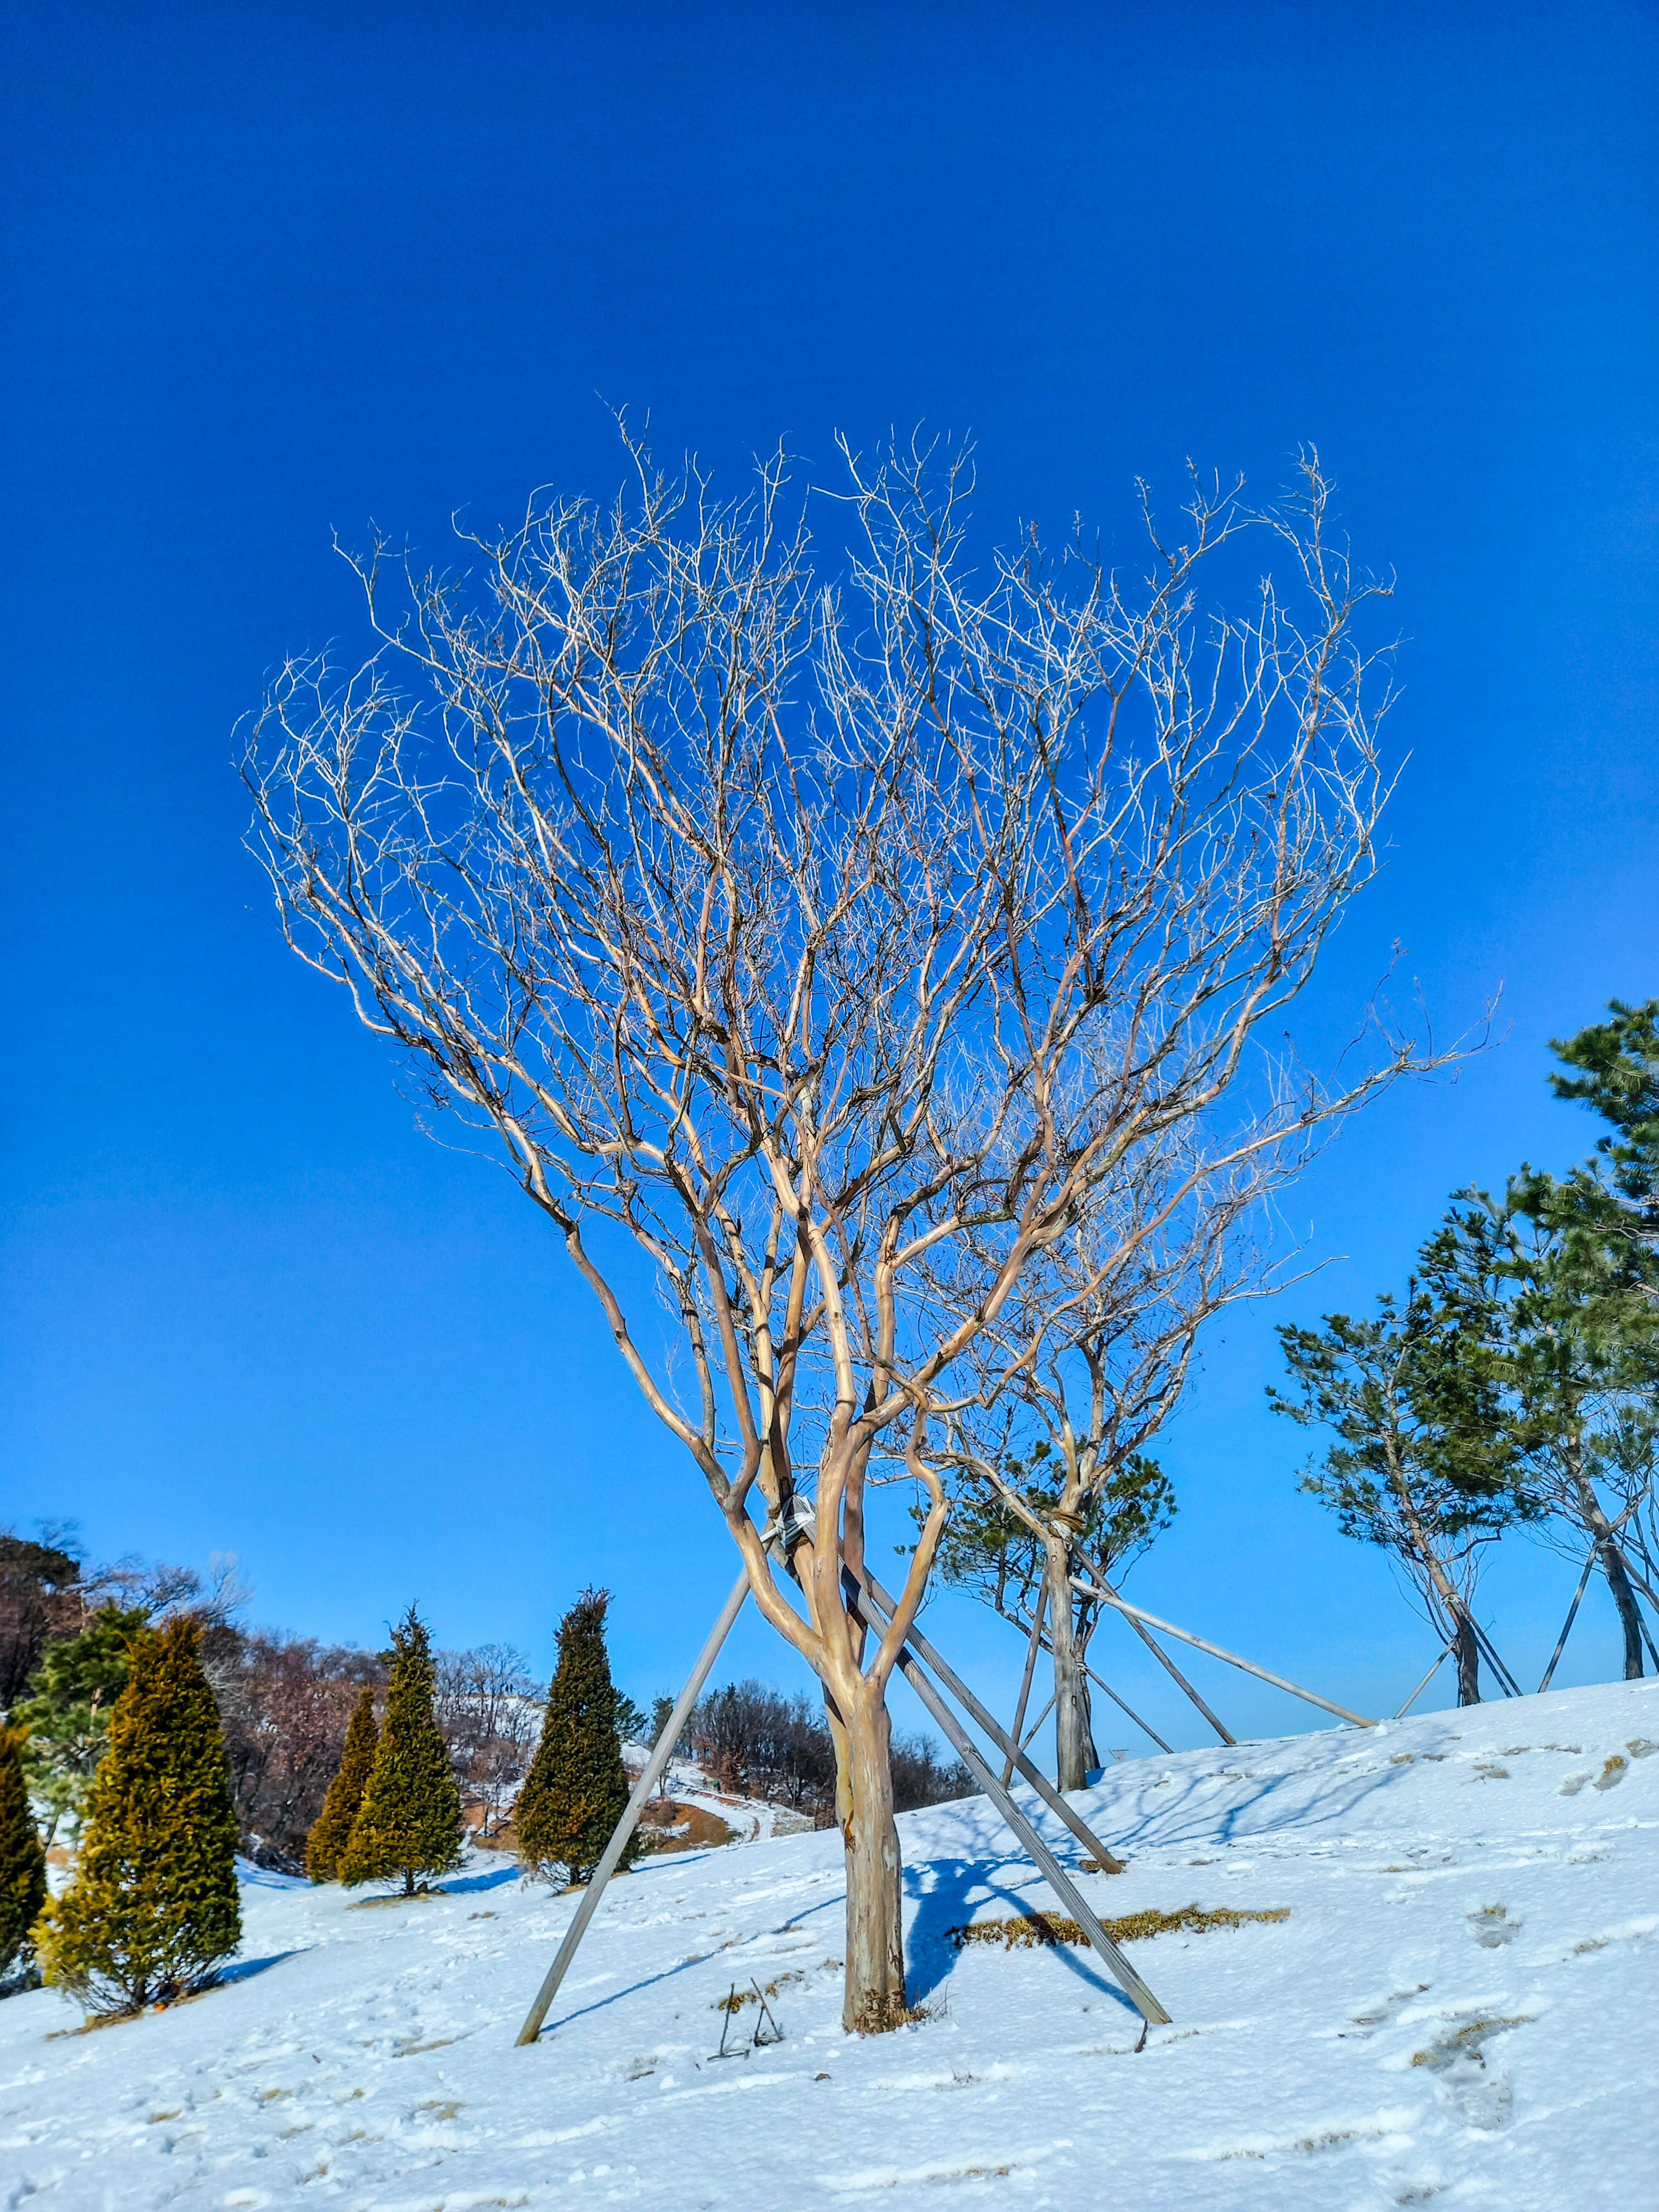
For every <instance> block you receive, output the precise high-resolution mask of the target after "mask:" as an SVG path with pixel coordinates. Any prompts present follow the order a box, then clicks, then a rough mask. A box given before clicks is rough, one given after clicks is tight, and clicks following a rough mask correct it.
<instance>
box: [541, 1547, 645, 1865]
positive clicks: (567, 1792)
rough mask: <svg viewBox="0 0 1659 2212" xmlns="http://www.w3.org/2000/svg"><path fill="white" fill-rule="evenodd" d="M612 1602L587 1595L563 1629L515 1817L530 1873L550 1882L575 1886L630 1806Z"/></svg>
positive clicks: (631, 1844)
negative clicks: (611, 1649)
mask: <svg viewBox="0 0 1659 2212" xmlns="http://www.w3.org/2000/svg"><path fill="white" fill-rule="evenodd" d="M610 1602H611V1593H610V1592H609V1591H608V1590H591V1589H590V1590H584V1591H583V1592H582V1595H580V1597H579V1598H578V1599H577V1601H576V1602H575V1604H574V1606H572V1607H571V1608H570V1610H569V1612H568V1613H566V1615H565V1617H564V1619H563V1620H562V1622H561V1623H560V1626H559V1663H558V1668H557V1670H556V1673H555V1674H554V1676H553V1684H552V1687H551V1688H550V1691H549V1692H548V1697H547V1712H546V1716H545V1717H544V1720H543V1722H542V1739H541V1741H540V1743H539V1744H538V1746H537V1748H536V1756H535V1758H534V1759H532V1761H531V1765H530V1771H529V1773H528V1774H526V1777H525V1782H524V1788H523V1789H522V1790H520V1792H519V1802H518V1805H517V1807H516V1808H514V1812H513V1827H514V1830H515V1832H516V1833H517V1836H518V1839H519V1853H520V1857H521V1858H522V1859H523V1861H524V1863H525V1865H526V1867H527V1868H528V1869H530V1870H531V1871H532V1873H536V1874H544V1875H545V1874H550V1873H551V1872H552V1871H553V1869H555V1868H556V1867H562V1868H563V1869H564V1872H565V1875H566V1876H567V1878H568V1880H569V1881H572V1882H573V1883H574V1882H578V1881H581V1880H582V1879H583V1877H584V1875H586V1874H587V1873H589V1872H590V1871H591V1870H592V1868H593V1867H594V1866H595V1865H597V1863H599V1857H600V1856H601V1854H602V1853H603V1851H604V1850H605V1845H606V1844H608V1843H609V1842H610V1840H611V1832H612V1831H613V1830H614V1829H615V1827H616V1825H617V1821H618V1820H621V1818H622V1816H623V1812H624V1811H625V1810H626V1808H627V1805H628V1798H629V1785H628V1771H627V1769H626V1768H625V1767H624V1766H623V1759H622V1744H621V1742H620V1741H619V1739H618V1737H617V1693H616V1691H615V1689H614V1688H613V1686H612V1685H611V1660H610V1656H609V1654H608V1653H607V1652H606V1650H605V1608H606V1607H607V1606H608V1605H609V1604H610ZM637 1850H638V1842H637V1838H636V1837H634V1836H630V1837H629V1839H628V1846H627V1849H626V1850H624V1851H623V1857H622V1861H621V1863H622V1864H623V1866H626V1865H628V1864H629V1862H630V1861H631V1860H632V1859H633V1858H634V1857H635V1856H636V1854H637Z"/></svg>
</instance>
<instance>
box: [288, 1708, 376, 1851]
mask: <svg viewBox="0 0 1659 2212" xmlns="http://www.w3.org/2000/svg"><path fill="white" fill-rule="evenodd" d="M379 1743H380V1729H379V1727H378V1726H377V1725H376V1723H375V1719H374V1691H373V1690H372V1689H369V1688H368V1687H367V1686H365V1687H364V1689H363V1690H362V1692H361V1693H360V1695H359V1697H358V1699H357V1703H356V1707H355V1708H354V1709H353V1711H352V1715H351V1725H350V1727H349V1728H348V1729H347V1730H346V1740H345V1749H344V1751H343V1753H341V1756H340V1764H339V1765H338V1767H337V1769H336V1770H335V1775H334V1779H333V1781H332V1782H331V1783H330V1784H329V1785H328V1795H327V1796H326V1797H325V1798H324V1800H323V1809H322V1811H321V1812H320V1813H319V1814H318V1816H317V1822H316V1825H315V1826H314V1827H313V1829H312V1831H311V1832H310V1834H309V1835H308V1836H307V1838H306V1872H307V1874H308V1875H310V1877H311V1879H312V1880H313V1881H333V1880H334V1878H335V1876H336V1875H337V1874H338V1872H339V1870H340V1855H341V1853H342V1852H343V1850H345V1847H346V1845H347V1844H348V1843H349V1841H350V1839H351V1831H352V1829H353V1828H354V1827H355V1826H356V1820H357V1815H358V1814H359V1812H360V1811H361V1810H362V1802H363V1792H364V1790H366V1789H367V1788H368V1778H369V1775H370V1773H371V1772H372V1771H373V1770H374V1753H375V1749H376V1747H377V1746H378V1745H379Z"/></svg>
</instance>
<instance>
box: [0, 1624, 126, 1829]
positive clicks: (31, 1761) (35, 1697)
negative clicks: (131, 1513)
mask: <svg viewBox="0 0 1659 2212" xmlns="http://www.w3.org/2000/svg"><path fill="white" fill-rule="evenodd" d="M148 1626H149V1613H146V1612H145V1611H144V1609H143V1607H142V1606H119V1605H104V1606H100V1607H99V1608H98V1610H97V1612H96V1613H94V1614H93V1616H92V1618H91V1620H89V1621H88V1623H87V1625H86V1626H85V1627H84V1628H83V1629H82V1631H81V1632H80V1634H79V1635H78V1636H64V1637H56V1638H53V1639H52V1642H50V1643H49V1644H47V1645H46V1650H44V1651H43V1652H42V1653H41V1655H40V1665H39V1666H38V1667H37V1668H35V1670H34V1672H33V1674H31V1675H30V1677H29V1680H28V1694H27V1696H26V1697H23V1698H21V1699H19V1700H18V1702H17V1704H16V1705H14V1706H13V1708H12V1711H11V1716H10V1717H11V1719H12V1720H13V1722H14V1723H17V1724H18V1725H20V1726H21V1728H23V1729H25V1730H26V1731H27V1736H28V1741H27V1744H26V1745H25V1746H24V1748H23V1773H24V1776H25V1778H26V1779H27V1783H28V1786H29V1794H30V1796H32V1797H33V1798H34V1799H35V1800H36V1802H38V1803H40V1804H43V1805H44V1806H45V1807H46V1841H47V1843H48V1844H50V1843H51V1842H52V1839H53V1838H54V1837H55V1836H56V1834H57V1832H58V1826H59V1825H60V1823H62V1822H64V1821H67V1822H68V1823H69V1826H70V1829H71V1830H73V1829H74V1828H75V1827H76V1826H78V1825H79V1823H80V1821H81V1820H82V1817H83V1816H84V1814H85V1812H86V1808H87V1798H88V1792H89V1791H90V1790H91V1788H92V1778H93V1776H94V1774H95V1773H96V1772H97V1771H98V1762H99V1760H100V1759H101V1758H102V1757H103V1755H104V1744H105V1741H106V1737H107V1736H108V1734H109V1724H110V1715H111V1714H112V1712H113V1711H114V1710H115V1701H116V1699H117V1698H118V1697H119V1696H120V1694H121V1690H122V1687H123V1686H124V1684H125V1681H126V1679H127V1653H128V1647H129V1646H130V1645H131V1642H132V1639H133V1638H134V1637H135V1636H137V1634H138V1633H139V1632H141V1631H142V1630H143V1629H144V1628H146V1627H148Z"/></svg>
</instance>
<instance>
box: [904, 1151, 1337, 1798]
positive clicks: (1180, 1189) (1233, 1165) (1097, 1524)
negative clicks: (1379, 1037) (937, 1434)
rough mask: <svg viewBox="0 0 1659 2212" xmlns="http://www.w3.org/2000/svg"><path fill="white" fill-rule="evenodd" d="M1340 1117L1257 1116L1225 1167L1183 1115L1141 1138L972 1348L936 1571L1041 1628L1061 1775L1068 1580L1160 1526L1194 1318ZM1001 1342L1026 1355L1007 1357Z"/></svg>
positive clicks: (1261, 1254) (1069, 1732)
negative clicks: (1166, 1461)
mask: <svg viewBox="0 0 1659 2212" xmlns="http://www.w3.org/2000/svg"><path fill="white" fill-rule="evenodd" d="M1339 1118H1340V1115H1337V1114H1335V1113H1333V1114H1332V1115H1329V1116H1327V1117H1323V1118H1315V1119H1313V1120H1311V1121H1310V1120H1309V1119H1307V1118H1304V1117H1300V1116H1292V1117H1285V1116H1283V1115H1280V1116H1277V1117H1276V1116H1273V1115H1264V1116H1263V1117H1262V1119H1261V1122H1260V1124H1259V1126H1258V1127H1257V1128H1256V1131H1255V1135H1256V1138H1257V1139H1258V1141H1257V1142H1256V1143H1255V1145H1253V1146H1250V1147H1249V1148H1248V1149H1241V1148H1237V1147H1229V1148H1228V1150H1229V1152H1230V1153H1231V1157H1230V1158H1229V1159H1228V1160H1227V1161H1226V1162H1225V1164H1216V1163H1213V1162H1211V1161H1209V1160H1206V1158H1203V1157H1201V1156H1200V1155H1199V1154H1197V1153H1195V1152H1194V1142H1195V1139H1196V1136H1197V1133H1196V1132H1195V1131H1194V1129H1193V1128H1192V1127H1190V1126H1188V1125H1182V1127H1179V1128H1176V1129H1174V1130H1171V1131H1169V1132H1167V1133H1165V1135H1164V1138H1163V1139H1162V1140H1161V1141H1160V1142H1158V1143H1152V1144H1147V1145H1146V1146H1142V1147H1140V1148H1139V1150H1138V1152H1137V1153H1136V1155H1135V1156H1134V1158H1133V1159H1132V1160H1127V1161H1126V1162H1125V1163H1124V1164H1123V1165H1122V1168H1121V1172H1120V1173H1119V1174H1118V1175H1117V1176H1115V1177H1113V1178H1112V1179H1110V1181H1109V1182H1103V1183H1102V1184H1101V1185H1099V1186H1097V1188H1095V1189H1093V1190H1091V1192H1090V1193H1089V1194H1087V1196H1086V1198H1085V1201H1084V1203H1083V1204H1082V1205H1081V1206H1079V1219H1078V1221H1077V1223H1076V1224H1075V1225H1074V1226H1073V1228H1072V1229H1071V1230H1070V1231H1069V1232H1068V1233H1067V1234H1066V1236H1065V1237H1062V1238H1060V1240H1059V1241H1058V1242H1057V1243H1055V1244H1054V1246H1053V1247H1052V1248H1051V1249H1049V1250H1048V1251H1047V1252H1045V1253H1044V1254H1042V1256H1041V1258H1040V1259H1039V1261H1037V1262H1036V1264H1035V1265H1034V1266H1033V1267H1030V1269H1028V1271H1027V1272H1026V1273H1025V1274H1024V1276H1023V1277H1022V1279H1021V1280H1020V1282H1019V1284H1018V1287H1017V1289H1016V1291H1015V1292H1014V1294H1013V1296H1012V1298H1011V1299H1010V1301H1009V1305H1008V1308H1007V1310H1006V1316H1005V1317H1004V1318H1003V1319H1002V1320H1000V1322H998V1323H997V1324H996V1326H995V1327H994V1328H993V1329H991V1330H990V1331H988V1332H987V1337H986V1339H984V1340H981V1344H980V1346H976V1347H975V1353H976V1357H975V1358H974V1363H973V1364H975V1365H976V1366H978V1367H979V1368H980V1370H981V1372H984V1373H986V1379H987V1383H988V1384H989V1388H987V1389H986V1390H985V1391H984V1392H983V1393H982V1395H981V1397H980V1399H979V1401H978V1402H977V1403H970V1404H969V1405H967V1406H964V1407H963V1409H962V1411H961V1413H959V1414H958V1415H957V1417H956V1419H954V1420H953V1422H952V1423H951V1438H952V1442H953V1444H954V1447H955V1450H956V1455H957V1471H958V1495H957V1501H956V1516H955V1520H954V1522H953V1525H952V1529H951V1534H949V1535H947V1537H946V1539H945V1542H946V1546H947V1547H948V1553H949V1556H948V1558H946V1559H945V1562H944V1569H945V1573H946V1575H947V1577H948V1578H951V1579H955V1580H960V1581H964V1582H966V1583H968V1584H969V1586H970V1587H972V1588H974V1589H976V1590H977V1592H978V1593H979V1595H981V1596H982V1597H984V1598H985V1599H986V1600H987V1601H989V1602H990V1603H991V1604H993V1605H994V1606H995V1607H996V1608H997V1610H998V1611H999V1612H1000V1613H1003V1614H1004V1615H1005V1617H1006V1618H1007V1619H1009V1620H1013V1621H1015V1622H1017V1623H1018V1626H1020V1627H1021V1628H1022V1629H1024V1631H1025V1632H1026V1633H1027V1635H1028V1637H1035V1636H1038V1635H1044V1636H1046V1638H1047V1639H1048V1645H1049V1649H1050V1650H1051V1652H1052V1655H1053V1661H1054V1699H1053V1703H1054V1750H1055V1771H1056V1775H1057V1778H1058V1780H1059V1783H1060V1788H1061V1789H1062V1790H1079V1789H1081V1788H1082V1787H1083V1786H1084V1783H1085V1778H1086V1777H1087V1775H1088V1774H1089V1772H1090V1771H1091V1770H1092V1769H1093V1768H1095V1767H1097V1766H1098V1765H1099V1764H1100V1760H1099V1756H1098V1754H1097V1751H1096V1748H1095V1742H1094V1730H1093V1715H1092V1701H1091V1695H1090V1689H1089V1666H1088V1650H1089V1644H1090V1641H1091V1638H1092V1637H1093V1635H1094V1632H1095V1630H1096V1629H1097V1626H1099V1622H1100V1619H1101V1616H1102V1613H1103V1610H1104V1608H1103V1605H1102V1602H1101V1601H1100V1600H1099V1599H1097V1598H1096V1597H1092V1596H1091V1595H1088V1594H1087V1592H1086V1591H1085V1590H1082V1589H1077V1588H1076V1587H1074V1577H1079V1576H1084V1577H1086V1578H1087V1579H1088V1580H1089V1581H1091V1582H1092V1583H1095V1584H1096V1585H1097V1586H1100V1585H1104V1586H1105V1587H1107V1588H1111V1587H1113V1577H1114V1575H1115V1574H1121V1572H1123V1571H1126V1570H1127V1568H1128V1567H1129V1566H1130V1565H1133V1562H1134V1560H1135V1559H1138V1558H1139V1557H1140V1556H1141V1555H1142V1554H1143V1553H1145V1552H1146V1550H1147V1548H1148V1547H1149V1546H1150V1545H1151V1544H1152V1541H1153V1540H1154V1539H1155V1538H1156V1537H1157V1536H1158V1534H1160V1533H1161V1532H1162V1531H1163V1530H1164V1528H1167V1527H1168V1525H1169V1523H1170V1519H1171V1518H1172V1517H1173V1515H1174V1511H1175V1500H1174V1492H1173V1490H1172V1488H1171V1487H1170V1483H1169V1480H1168V1479H1167V1477H1166V1476H1165V1475H1164V1473H1163V1471H1162V1469H1161V1468H1159V1467H1158V1463H1157V1462H1156V1461H1155V1460H1153V1459H1152V1458H1151V1457H1149V1455H1148V1454H1147V1449H1146V1447H1147V1446H1148V1445H1149V1444H1151V1443H1152V1442H1153V1441H1154V1439H1155V1438H1156V1437H1157V1436H1158V1431H1160V1430H1161V1429H1162V1428H1163V1426H1164V1424H1165V1422H1166V1421H1167V1420H1168V1419H1169V1418H1170V1414H1171V1413H1172V1412H1173V1411H1174V1409H1175V1407H1176V1403H1177V1401H1178V1400H1179V1399H1180V1397H1181V1395H1182V1390H1183V1389H1185V1387H1186V1384H1187V1381H1188V1374H1189V1372H1190V1370H1191V1368H1192V1364H1193V1359H1194V1352H1195V1350H1196V1346H1197V1342H1198V1338H1199V1333H1200V1329H1201V1328H1203V1326H1204V1324H1205V1323H1206V1322H1207V1321H1209V1320H1210V1319H1211V1318H1212V1316H1214V1315H1216V1314H1218V1313H1219V1312H1221V1311H1222V1310H1224V1309H1225V1308H1226V1307H1227V1306H1229V1305H1231V1304H1236V1303H1237V1302H1238V1301H1239V1300H1241V1299H1243V1298H1247V1297H1259V1296H1261V1295H1262V1294H1263V1293H1264V1292H1265V1291H1267V1290H1270V1289H1271V1288H1273V1286H1274V1281H1275V1278H1276V1276H1277V1274H1278V1273H1279V1268H1278V1267H1277V1266H1275V1265H1273V1264H1272V1252H1271V1247H1270V1245H1269V1243H1267V1240H1266V1239H1265V1238H1264V1237H1263V1236H1262V1234H1261V1230H1262V1225H1263V1223H1264V1221H1265V1219H1266V1218H1267V1201H1268V1200H1269V1198H1270V1197H1271V1195H1272V1194H1273V1192H1274V1191H1275V1190H1276V1189H1277V1188H1279V1187H1280V1186H1282V1185H1283V1184H1284V1183H1285V1182H1287V1181H1288V1180H1289V1179H1290V1178H1291V1177H1292V1176H1294V1175H1296V1174H1297V1172H1299V1171H1300V1170H1301V1169H1302V1167H1303V1166H1304V1164H1305V1163H1306V1161H1307V1159H1308V1158H1309V1155H1310V1152H1311V1151H1312V1150H1313V1149H1314V1147H1315V1146H1316V1142H1317V1141H1318V1139H1320V1138H1321V1137H1322V1135H1323V1134H1325V1133H1328V1132H1329V1130H1330V1129H1331V1128H1332V1127H1334V1122H1335V1121H1336V1120H1337V1119H1339ZM987 1343H988V1344H989V1346H991V1349H992V1355H993V1356H992V1358H990V1359H989V1360H988V1361H987V1359H986V1358H985V1349H986V1345H987ZM1016 1344H1018V1346H1020V1347H1021V1349H1022V1352H1023V1354H1024V1356H1023V1357H1018V1358H1008V1357H1006V1352H1008V1351H1011V1350H1012V1348H1013V1347H1014V1346H1015V1345H1016ZM999 1355H1001V1356H1000V1357H999ZM987 1370H988V1371H987ZM1028 1679H1029V1677H1028Z"/></svg>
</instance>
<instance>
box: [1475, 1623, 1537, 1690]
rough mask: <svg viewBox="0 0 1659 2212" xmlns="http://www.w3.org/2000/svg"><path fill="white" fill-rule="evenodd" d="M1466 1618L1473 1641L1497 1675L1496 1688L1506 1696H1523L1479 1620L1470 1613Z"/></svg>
mask: <svg viewBox="0 0 1659 2212" xmlns="http://www.w3.org/2000/svg"><path fill="white" fill-rule="evenodd" d="M1466 1618H1467V1620H1468V1624H1469V1626H1470V1627H1471V1628H1472V1629H1473V1630H1474V1640H1475V1642H1476V1643H1477V1644H1479V1645H1480V1649H1481V1650H1482V1651H1483V1652H1484V1653H1485V1654H1486V1664H1487V1665H1488V1666H1489V1667H1490V1668H1492V1673H1493V1674H1496V1675H1497V1677H1498V1688H1499V1689H1500V1690H1501V1691H1502V1692H1504V1696H1505V1697H1506V1698H1524V1697H1525V1695H1526V1694H1527V1693H1526V1692H1525V1691H1524V1690H1523V1689H1522V1686H1521V1685H1520V1684H1519V1682H1517V1681H1516V1679H1515V1677H1514V1675H1513V1674H1510V1670H1509V1668H1507V1667H1506V1666H1505V1665H1504V1662H1503V1661H1502V1660H1501V1659H1500V1658H1499V1657H1498V1652H1497V1649H1496V1647H1495V1646H1494V1644H1493V1643H1492V1638H1491V1637H1490V1636H1488V1635H1487V1633H1486V1630H1485V1629H1484V1628H1482V1626H1480V1622H1479V1621H1478V1620H1476V1619H1475V1617H1474V1614H1473V1613H1468V1614H1467V1615H1466Z"/></svg>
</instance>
